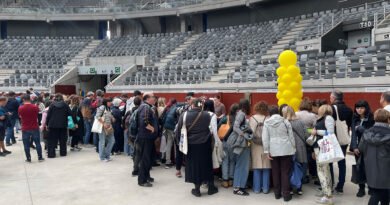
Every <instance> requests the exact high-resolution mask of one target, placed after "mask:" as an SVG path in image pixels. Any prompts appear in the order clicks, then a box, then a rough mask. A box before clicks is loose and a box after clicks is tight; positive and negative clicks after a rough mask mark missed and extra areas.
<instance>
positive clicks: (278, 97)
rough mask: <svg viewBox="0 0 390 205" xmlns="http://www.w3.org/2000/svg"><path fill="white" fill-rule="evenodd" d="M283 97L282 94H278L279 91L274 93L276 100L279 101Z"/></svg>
mask: <svg viewBox="0 0 390 205" xmlns="http://www.w3.org/2000/svg"><path fill="white" fill-rule="evenodd" d="M282 97H283V96H282V92H280V91H278V92H277V93H276V98H277V99H278V100H279V99H281V98H282Z"/></svg>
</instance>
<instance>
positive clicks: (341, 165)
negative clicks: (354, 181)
mask: <svg viewBox="0 0 390 205" xmlns="http://www.w3.org/2000/svg"><path fill="white" fill-rule="evenodd" d="M347 147H348V145H341V150H342V151H343V153H344V157H345V154H346V153H347ZM337 166H338V167H339V182H338V183H337V185H336V189H339V190H343V188H344V184H345V175H346V172H347V165H346V162H345V159H343V160H340V161H338V162H337ZM330 174H331V176H332V182H333V184H334V182H335V181H334V172H333V165H332V164H330Z"/></svg>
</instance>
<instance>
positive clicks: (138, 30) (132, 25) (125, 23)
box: [120, 19, 142, 36]
mask: <svg viewBox="0 0 390 205" xmlns="http://www.w3.org/2000/svg"><path fill="white" fill-rule="evenodd" d="M120 22H121V24H122V36H127V35H140V34H142V24H141V22H140V20H139V19H127V20H121V21H120Z"/></svg>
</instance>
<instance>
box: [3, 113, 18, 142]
mask: <svg viewBox="0 0 390 205" xmlns="http://www.w3.org/2000/svg"><path fill="white" fill-rule="evenodd" d="M15 123H16V119H10V124H11V126H10V127H7V129H6V135H5V142H6V143H7V144H10V143H11V141H12V142H16V139H15V134H14V127H15Z"/></svg>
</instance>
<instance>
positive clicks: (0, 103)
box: [0, 96, 11, 157]
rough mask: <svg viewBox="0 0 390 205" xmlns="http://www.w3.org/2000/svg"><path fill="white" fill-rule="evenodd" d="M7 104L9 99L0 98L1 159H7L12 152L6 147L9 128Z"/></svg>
mask: <svg viewBox="0 0 390 205" xmlns="http://www.w3.org/2000/svg"><path fill="white" fill-rule="evenodd" d="M6 104H7V98H6V97H4V96H0V149H1V152H0V157H5V156H6V155H7V154H11V152H10V151H8V150H6V149H5V146H4V137H5V130H6V127H7V116H6V115H7V111H6V110H5V105H6Z"/></svg>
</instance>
